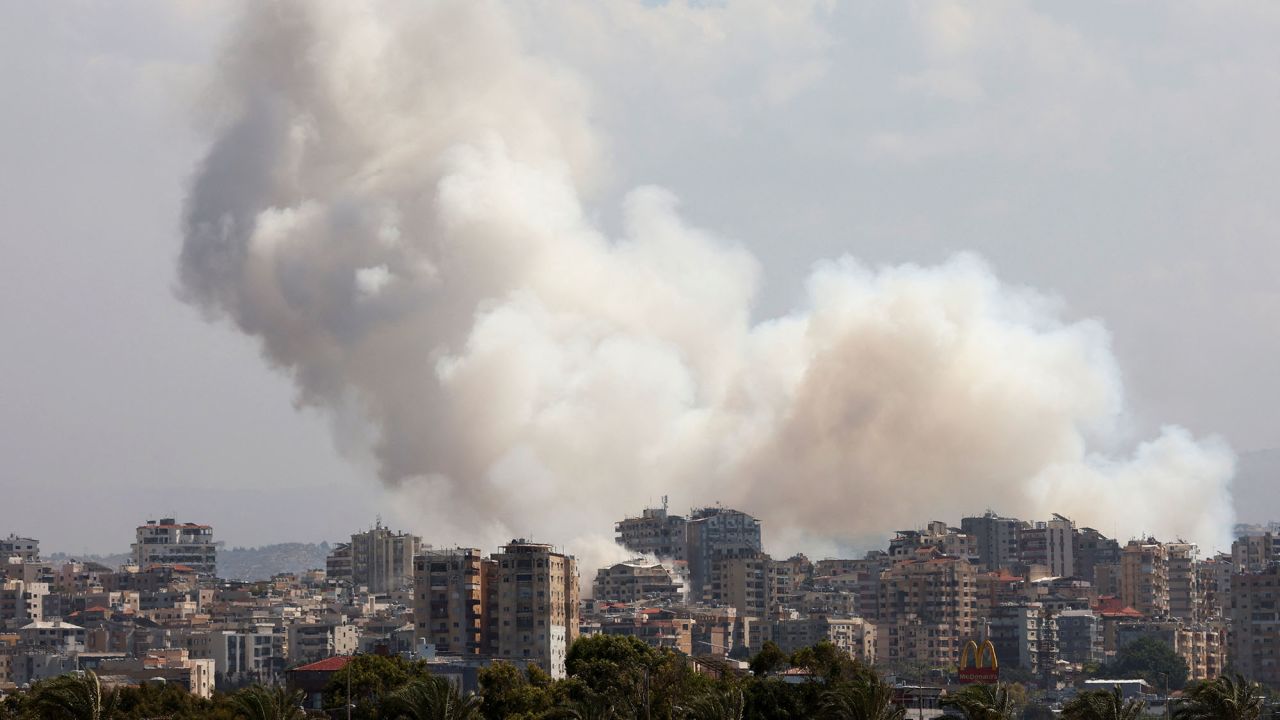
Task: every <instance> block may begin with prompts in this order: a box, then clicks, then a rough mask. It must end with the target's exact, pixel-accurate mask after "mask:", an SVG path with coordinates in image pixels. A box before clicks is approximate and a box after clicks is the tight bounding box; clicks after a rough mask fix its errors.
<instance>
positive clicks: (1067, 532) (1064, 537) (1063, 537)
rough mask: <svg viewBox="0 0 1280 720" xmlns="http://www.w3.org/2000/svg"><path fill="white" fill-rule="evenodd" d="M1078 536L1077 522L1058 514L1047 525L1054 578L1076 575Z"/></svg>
mask: <svg viewBox="0 0 1280 720" xmlns="http://www.w3.org/2000/svg"><path fill="white" fill-rule="evenodd" d="M1076 534H1077V533H1076V524H1075V522H1073V521H1072V520H1069V519H1067V518H1065V517H1063V516H1061V515H1058V514H1056V513H1055V514H1054V516H1053V519H1052V520H1050V521H1049V522H1048V523H1046V524H1045V535H1046V539H1047V540H1048V551H1049V552H1048V555H1049V558H1048V559H1049V574H1050V575H1053V576H1054V577H1074V576H1075V575H1076V556H1075V548H1076Z"/></svg>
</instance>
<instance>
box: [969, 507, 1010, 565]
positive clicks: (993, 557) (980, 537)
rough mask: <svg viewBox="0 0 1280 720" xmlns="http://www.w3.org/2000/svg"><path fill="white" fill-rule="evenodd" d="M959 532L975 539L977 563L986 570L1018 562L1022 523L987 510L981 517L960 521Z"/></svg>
mask: <svg viewBox="0 0 1280 720" xmlns="http://www.w3.org/2000/svg"><path fill="white" fill-rule="evenodd" d="M960 531H961V532H963V533H965V534H966V535H972V536H974V537H976V538H977V545H978V562H979V563H981V564H982V566H983V567H985V568H986V569H987V570H990V571H994V570H998V569H1000V568H1007V567H1009V566H1010V565H1011V564H1012V563H1014V562H1015V561H1017V560H1018V557H1019V552H1020V547H1021V545H1020V539H1021V535H1022V521H1021V520H1018V519H1016V518H1006V517H1000V516H999V515H996V514H995V513H994V512H991V511H990V510H988V511H987V512H986V513H985V514H984V515H982V516H981V517H967V518H961V520H960Z"/></svg>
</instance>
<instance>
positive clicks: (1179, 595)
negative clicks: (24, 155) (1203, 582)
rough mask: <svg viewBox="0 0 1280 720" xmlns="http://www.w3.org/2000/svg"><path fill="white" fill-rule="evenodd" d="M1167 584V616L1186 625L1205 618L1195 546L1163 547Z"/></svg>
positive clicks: (1198, 554) (1169, 544) (1177, 544)
mask: <svg viewBox="0 0 1280 720" xmlns="http://www.w3.org/2000/svg"><path fill="white" fill-rule="evenodd" d="M1164 547H1165V552H1166V561H1165V564H1166V568H1167V570H1166V574H1167V575H1168V581H1169V616H1170V617H1175V618H1179V619H1181V620H1183V621H1185V622H1187V623H1198V622H1200V621H1201V620H1202V619H1203V618H1204V608H1203V607H1202V604H1201V591H1200V576H1199V572H1198V566H1199V559H1200V548H1199V547H1197V546H1196V545H1195V543H1184V542H1177V543H1165V546H1164Z"/></svg>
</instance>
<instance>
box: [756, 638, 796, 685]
mask: <svg viewBox="0 0 1280 720" xmlns="http://www.w3.org/2000/svg"><path fill="white" fill-rule="evenodd" d="M786 666H787V654H786V653H784V652H782V648H780V647H778V646H777V645H776V644H774V642H773V641H772V640H766V641H765V643H764V645H763V646H762V647H761V648H760V652H758V653H756V656H755V657H753V658H751V662H750V663H749V664H748V667H750V668H751V674H752V675H755V676H756V677H760V676H762V675H768V674H769V673H774V672H778V671H779V670H782V669H783V668H785V667H786Z"/></svg>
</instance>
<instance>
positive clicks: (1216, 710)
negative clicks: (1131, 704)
mask: <svg viewBox="0 0 1280 720" xmlns="http://www.w3.org/2000/svg"><path fill="white" fill-rule="evenodd" d="M1262 706H1263V700H1262V692H1261V690H1260V689H1259V687H1258V684H1257V683H1252V682H1249V681H1248V680H1246V679H1245V678H1244V676H1243V675H1236V676H1235V677H1231V676H1229V675H1220V676H1218V677H1217V678H1214V679H1213V680H1209V681H1206V682H1202V683H1199V684H1197V685H1196V686H1194V687H1192V688H1191V689H1190V690H1188V691H1187V699H1186V700H1184V701H1183V703H1182V705H1181V706H1179V707H1178V710H1177V712H1175V713H1174V714H1173V716H1174V718H1175V720H1258V718H1260V717H1262Z"/></svg>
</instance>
